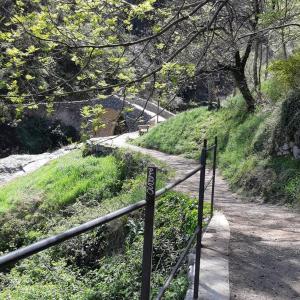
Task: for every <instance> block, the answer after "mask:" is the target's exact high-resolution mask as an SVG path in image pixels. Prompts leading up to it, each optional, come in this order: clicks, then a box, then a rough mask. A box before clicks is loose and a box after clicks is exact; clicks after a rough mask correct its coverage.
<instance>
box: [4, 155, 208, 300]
mask: <svg viewBox="0 0 300 300" xmlns="http://www.w3.org/2000/svg"><path fill="white" fill-rule="evenodd" d="M156 163H157V164H158V165H159V163H158V162H156ZM147 164H149V158H147V157H145V156H142V155H140V154H132V155H129V154H128V153H126V154H124V153H122V152H118V153H116V154H115V155H113V156H107V157H100V158H96V157H85V158H83V157H82V156H81V153H80V152H79V151H77V152H74V153H72V154H69V155H67V156H64V157H61V158H59V159H57V160H55V161H53V162H51V163H49V164H48V165H46V166H44V167H42V168H41V169H40V170H38V171H36V172H34V173H32V174H29V175H27V176H25V177H21V178H18V179H16V180H14V181H12V182H10V183H8V184H6V185H5V186H4V187H3V188H2V189H1V191H0V199H1V202H0V203H1V204H0V207H1V213H0V228H1V230H0V253H1V252H6V251H11V250H14V249H16V248H19V247H22V246H24V245H26V244H29V243H31V242H33V241H36V240H38V239H41V238H43V237H45V236H49V235H51V234H53V233H58V232H61V231H64V230H66V229H69V228H71V227H72V226H74V225H78V224H80V223H83V222H86V221H88V220H91V219H93V218H96V217H99V216H101V215H104V214H106V213H108V212H111V211H113V210H116V209H118V208H120V207H124V206H126V205H128V204H130V203H134V202H136V201H138V200H141V199H143V198H144V195H145V187H144V182H145V171H146V165H147ZM164 169H165V168H164ZM166 179H167V175H166V174H164V173H162V172H159V176H158V188H159V187H161V186H162V185H164V184H165V182H166ZM196 203H197V200H196V199H189V198H188V197H186V196H184V195H181V194H178V193H169V194H167V195H166V196H165V197H163V198H161V199H160V200H159V201H158V203H157V211H156V222H155V252H154V269H155V270H156V271H155V272H154V274H153V287H154V289H153V292H157V288H158V287H159V286H161V285H162V284H163V282H164V280H165V278H166V276H167V275H168V272H170V268H171V266H172V265H174V263H175V261H176V258H177V257H178V256H179V254H180V253H181V251H182V249H183V248H184V247H185V246H186V241H187V238H188V237H189V235H190V234H191V232H192V231H193V230H194V228H195V226H196V221H197V217H196V216H197V210H196V208H197V205H196ZM205 211H206V213H208V207H205ZM142 234H143V214H142V212H139V213H137V214H133V215H132V216H126V217H123V218H121V219H119V220H117V221H114V222H112V223H111V224H108V225H106V226H102V227H101V228H97V229H95V230H93V231H91V232H90V233H87V234H84V235H81V236H79V237H77V238H74V239H71V240H69V241H67V242H64V243H63V244H61V245H60V246H57V247H54V248H51V249H49V250H47V251H44V252H42V253H40V254H38V255H34V256H33V257H31V258H30V259H26V260H23V261H21V262H20V263H19V264H18V265H17V266H16V267H14V268H13V269H12V270H11V271H10V272H8V273H6V274H1V272H0V291H1V292H0V299H16V300H17V299H20V300H21V299H22V300H24V299H28V300H29V299H30V300H32V299H49V300H50V299H51V300H52V299H102V300H104V299H112V298H113V299H138V298H139V296H138V295H139V289H140V286H139V283H140V266H141V257H142V255H141V251H142V242H143V236H142ZM124 245H125V246H124ZM128 262H130V263H128ZM41 286H42V287H43V288H41ZM186 288H187V279H186V270H184V269H183V271H182V273H180V274H179V275H178V277H177V278H176V280H175V281H174V282H173V284H172V287H171V288H170V290H169V291H168V293H167V297H166V299H182V298H183V295H184V293H185V290H186Z"/></svg>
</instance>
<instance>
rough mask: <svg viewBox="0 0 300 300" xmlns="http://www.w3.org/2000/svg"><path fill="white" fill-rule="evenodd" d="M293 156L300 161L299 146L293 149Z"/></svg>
mask: <svg viewBox="0 0 300 300" xmlns="http://www.w3.org/2000/svg"><path fill="white" fill-rule="evenodd" d="M293 155H294V157H295V158H296V159H300V148H299V147H298V146H297V145H294V147H293Z"/></svg>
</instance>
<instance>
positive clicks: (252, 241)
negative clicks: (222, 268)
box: [113, 134, 300, 300]
mask: <svg viewBox="0 0 300 300" xmlns="http://www.w3.org/2000/svg"><path fill="white" fill-rule="evenodd" d="M126 137H127V136H123V137H120V138H118V139H115V140H114V142H113V143H114V144H115V145H117V146H127V147H129V148H131V149H133V150H136V151H140V152H142V153H145V154H150V155H151V156H153V157H155V158H157V159H160V160H162V161H165V162H166V163H167V164H168V165H169V166H171V167H172V168H174V169H175V170H176V177H181V176H182V175H183V174H185V173H186V172H188V171H189V170H191V169H193V168H194V167H195V166H196V162H195V161H193V160H189V159H186V158H183V157H180V156H174V155H168V154H164V153H161V152H158V151H154V150H149V149H143V148H139V147H135V146H131V145H127V144H126ZM129 137H131V138H134V137H135V136H134V135H132V134H131V135H129ZM198 178H199V176H193V177H192V178H190V179H189V180H187V181H186V182H184V184H183V185H180V186H179V187H178V189H179V190H180V191H183V192H188V193H192V194H194V195H195V194H197V191H198ZM208 196H209V191H208V194H207V196H206V197H208ZM216 207H217V209H218V210H221V211H223V213H224V214H225V216H226V217H227V219H228V221H229V224H230V230H231V238H230V254H229V268H230V291H231V299H239V300H252V299H253V300H254V299H256V300H257V299H259V300H269V299H270V300H271V299H282V300H283V299H284V300H292V299H300V214H298V213H296V212H292V211H291V210H288V209H287V208H284V207H282V206H275V205H268V204H263V203H258V202H250V200H249V199H243V198H242V197H241V196H240V195H235V194H233V193H232V192H231V191H230V189H229V187H228V185H227V183H226V182H225V181H224V180H223V179H222V177H221V176H220V175H218V176H217V178H216Z"/></svg>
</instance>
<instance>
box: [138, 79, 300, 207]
mask: <svg viewBox="0 0 300 300" xmlns="http://www.w3.org/2000/svg"><path fill="white" fill-rule="evenodd" d="M270 84H271V83H270V82H269V83H265V92H266V93H268V97H269V98H270V99H271V97H272V96H273V97H274V95H272V94H271V92H274V89H269V90H268V89H267V88H270ZM282 99H283V100H277V101H275V99H274V101H273V102H271V103H270V104H268V105H262V106H260V107H259V108H257V109H256V111H255V113H253V114H248V113H247V112H246V108H245V105H244V101H243V100H242V99H241V97H240V96H237V97H234V98H231V99H229V100H228V101H227V103H226V107H224V108H222V109H220V110H219V111H208V110H207V108H197V109H192V110H190V111H186V112H183V113H181V114H178V115H177V116H176V117H174V118H172V119H170V120H168V121H167V122H165V123H163V124H160V125H159V126H157V127H156V128H153V129H152V130H150V131H149V133H148V134H147V135H144V136H142V137H141V138H139V139H138V140H137V141H136V142H135V143H136V144H137V145H140V146H143V147H147V148H152V149H157V150H161V151H163V152H167V153H172V154H184V155H185V156H186V157H192V158H196V159H198V158H199V156H200V149H201V146H202V142H203V140H204V138H206V139H208V141H209V142H212V141H213V139H214V136H216V135H217V136H218V139H219V161H218V164H219V168H220V170H221V171H222V174H223V175H224V176H225V178H226V179H228V181H229V182H230V184H231V185H232V187H234V188H242V189H243V191H245V192H248V193H251V194H252V195H255V196H262V197H263V198H264V199H265V200H267V201H271V202H281V203H287V204H293V205H299V204H300V196H299V195H300V160H299V159H295V158H294V154H296V153H294V154H293V149H294V152H295V149H296V150H297V146H296V144H295V143H297V142H298V141H295V139H297V138H298V135H297V134H298V133H299V131H297V130H299V120H300V117H299V112H300V105H299V103H300V92H299V90H295V91H293V92H290V93H289V95H288V96H287V97H286V99H284V98H282ZM298 146H299V145H298Z"/></svg>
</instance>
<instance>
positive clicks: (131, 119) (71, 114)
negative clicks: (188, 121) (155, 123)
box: [25, 96, 167, 137]
mask: <svg viewBox="0 0 300 300" xmlns="http://www.w3.org/2000/svg"><path fill="white" fill-rule="evenodd" d="M135 103H138V101H135ZM96 104H101V105H103V107H104V108H105V109H106V113H105V114H104V116H103V121H104V123H105V124H106V127H105V128H103V129H100V130H99V131H98V132H97V134H96V136H99V137H100V136H110V135H113V134H114V130H115V128H116V125H117V123H118V119H119V117H120V116H121V115H122V119H123V120H124V121H125V128H126V131H129V132H131V131H136V130H137V129H138V125H139V124H145V123H147V122H148V121H149V120H150V119H151V118H152V116H151V115H150V114H148V113H147V112H145V111H144V112H143V111H141V110H140V109H137V108H136V107H135V106H133V105H131V104H130V103H129V102H125V103H124V102H123V100H122V99H120V98H119V97H117V96H111V97H108V98H107V99H104V100H97V99H93V100H88V101H84V100H83V101H72V102H67V101H66V102H59V103H55V104H54V107H53V108H54V111H53V113H51V114H48V113H47V110H46V104H40V105H39V107H38V109H37V110H27V111H26V112H25V114H26V115H29V116H39V117H43V118H48V119H50V120H55V121H56V120H58V121H61V122H62V123H64V124H65V125H68V126H72V127H74V128H75V129H76V130H77V131H78V132H80V126H81V122H82V117H81V114H80V111H81V109H82V108H83V107H84V106H87V105H91V106H94V105H96ZM143 104H144V102H142V103H140V105H141V106H142V105H143ZM149 107H150V105H149ZM128 109H130V111H128ZM147 109H148V110H150V109H155V110H157V108H156V107H154V108H153V106H151V107H150V109H149V108H148V106H147ZM166 114H167V113H166V112H165V113H164V115H166Z"/></svg>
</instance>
